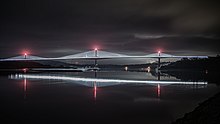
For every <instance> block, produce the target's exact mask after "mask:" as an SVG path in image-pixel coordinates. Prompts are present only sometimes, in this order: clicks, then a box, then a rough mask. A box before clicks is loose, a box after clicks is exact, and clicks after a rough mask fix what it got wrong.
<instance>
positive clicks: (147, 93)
mask: <svg viewBox="0 0 220 124" xmlns="http://www.w3.org/2000/svg"><path fill="white" fill-rule="evenodd" d="M186 73H189V72H186ZM96 79H97V80H96ZM158 79H159V80H161V81H162V82H160V81H159V82H155V81H158ZM131 80H132V81H131ZM192 80H193V79H192ZM102 81H103V82H102ZM111 81H112V82H111ZM129 81H130V82H129ZM135 81H137V82H135ZM138 81H148V82H145V83H143V82H142V83H138ZM151 81H152V82H153V83H151ZM190 81H191V80H190ZM164 82H165V83H164ZM169 82H177V83H173V84H170V83H169ZM191 82H192V81H191ZM200 82H202V83H204V84H186V82H185V83H184V82H183V83H181V79H177V78H175V77H172V76H169V75H167V74H161V76H160V78H158V76H157V75H155V74H151V73H147V72H126V71H101V72H97V73H95V72H50V73H48V72H47V73H46V72H44V73H25V74H24V73H22V74H19V73H18V74H15V73H14V74H2V75H1V76H0V113H1V121H7V122H8V123H21V124H24V123H26V124H48V123H52V124H53V123H59V124H60V123H63V124H64V123H65V124H73V123H76V124H82V123H84V124H87V123H98V124H107V123H114V124H126V123H127V124H139V123H140V124H144V123H145V124H146V123H147V124H151V123H152V124H157V123H158V124H169V123H171V122H172V121H175V120H176V119H177V118H180V117H182V116H183V115H184V114H185V113H186V112H190V111H192V110H193V109H194V108H195V107H196V106H198V104H199V103H201V102H202V101H204V100H206V99H208V98H209V97H211V96H212V95H214V94H216V93H217V92H219V91H220V88H219V86H217V85H216V84H213V83H212V82H206V81H205V80H201V81H200ZM206 83H207V84H206Z"/></svg>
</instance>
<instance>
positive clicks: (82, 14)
mask: <svg viewBox="0 0 220 124" xmlns="http://www.w3.org/2000/svg"><path fill="white" fill-rule="evenodd" d="M0 6H1V7H0V9H1V11H0V16H1V20H0V25H1V30H0V48H1V49H0V56H1V57H6V56H11V55H15V54H18V53H20V52H21V51H22V50H24V49H29V50H30V51H31V52H32V53H34V54H40V55H41V56H42V55H45V56H56V55H58V56H61V55H67V54H72V53H75V52H80V51H86V50H89V49H92V48H93V47H94V46H99V47H100V48H102V49H103V50H108V51H111V52H122V53H123V52H124V53H125V52H126V53H128V54H132V53H137V54H138V53H140V54H141V53H146V52H154V51H156V50H157V49H164V51H167V52H172V53H177V54H193V53H194V54H203V55H204V54H208V55H210V54H212V55H215V54H219V52H220V50H219V48H218V46H219V45H218V42H219V35H218V34H219V29H220V23H219V19H220V17H219V13H218V12H219V2H218V1H214V0H210V1H203V0H108V1H107V0H62V1H60V0H14V1H12V0H8V1H5V2H2V3H1V5H0Z"/></svg>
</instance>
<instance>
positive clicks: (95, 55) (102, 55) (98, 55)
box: [0, 49, 208, 61]
mask: <svg viewBox="0 0 220 124" xmlns="http://www.w3.org/2000/svg"><path fill="white" fill-rule="evenodd" d="M123 58H158V59H160V58H208V56H176V55H170V54H165V53H161V52H158V53H153V54H148V55H135V56H131V55H124V54H118V53H112V52H106V51H98V50H97V49H96V50H94V51H87V52H82V53H78V54H73V55H68V56H63V57H54V58H49V57H47V58H45V57H38V56H31V55H27V54H25V55H23V56H16V57H11V58H6V59H0V61H43V60H74V59H88V60H89V59H90V60H100V59H123Z"/></svg>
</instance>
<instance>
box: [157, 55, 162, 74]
mask: <svg viewBox="0 0 220 124" xmlns="http://www.w3.org/2000/svg"><path fill="white" fill-rule="evenodd" d="M160 56H161V51H158V65H157V68H158V71H159V68H160Z"/></svg>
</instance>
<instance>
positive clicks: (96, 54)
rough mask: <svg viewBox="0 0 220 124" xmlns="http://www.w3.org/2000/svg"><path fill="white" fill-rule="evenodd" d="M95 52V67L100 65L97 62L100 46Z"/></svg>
mask: <svg viewBox="0 0 220 124" xmlns="http://www.w3.org/2000/svg"><path fill="white" fill-rule="evenodd" d="M94 53H95V55H94V56H95V67H97V66H98V63H97V57H98V48H95V50H94Z"/></svg>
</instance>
